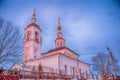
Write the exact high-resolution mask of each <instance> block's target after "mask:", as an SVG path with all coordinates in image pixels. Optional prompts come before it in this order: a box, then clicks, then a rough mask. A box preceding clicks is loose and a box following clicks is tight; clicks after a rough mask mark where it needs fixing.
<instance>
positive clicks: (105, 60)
mask: <svg viewBox="0 0 120 80" xmlns="http://www.w3.org/2000/svg"><path fill="white" fill-rule="evenodd" d="M113 60H114V62H115V67H116V70H118V68H119V67H118V66H119V65H118V63H117V60H116V59H115V58H114V57H113ZM92 62H93V70H94V71H95V72H97V73H98V74H99V75H101V76H104V74H106V75H112V74H114V71H113V69H112V64H111V61H110V58H109V55H108V54H104V53H98V54H97V56H94V57H93V58H92Z"/></svg>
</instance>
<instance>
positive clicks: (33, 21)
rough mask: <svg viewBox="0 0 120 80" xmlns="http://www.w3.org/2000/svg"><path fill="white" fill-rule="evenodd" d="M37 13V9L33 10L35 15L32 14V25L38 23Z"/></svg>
mask: <svg viewBox="0 0 120 80" xmlns="http://www.w3.org/2000/svg"><path fill="white" fill-rule="evenodd" d="M35 17H36V13H35V9H34V10H33V14H32V23H35V22H36V18H35Z"/></svg>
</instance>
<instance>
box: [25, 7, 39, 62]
mask: <svg viewBox="0 0 120 80" xmlns="http://www.w3.org/2000/svg"><path fill="white" fill-rule="evenodd" d="M40 55H41V29H40V27H39V26H38V25H37V24H36V13H35V9H34V11H33V15H32V19H31V23H30V24H29V25H28V26H27V27H26V28H25V38H24V62H26V61H29V60H34V59H37V58H40Z"/></svg>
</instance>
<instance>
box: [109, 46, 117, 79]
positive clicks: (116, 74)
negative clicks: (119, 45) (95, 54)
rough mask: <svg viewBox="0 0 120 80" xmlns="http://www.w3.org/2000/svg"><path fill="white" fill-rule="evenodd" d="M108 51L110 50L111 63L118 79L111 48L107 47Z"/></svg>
mask: <svg viewBox="0 0 120 80" xmlns="http://www.w3.org/2000/svg"><path fill="white" fill-rule="evenodd" d="M107 50H108V53H109V56H110V61H111V63H112V67H113V71H114V75H115V78H116V76H117V73H116V68H115V64H114V61H113V56H112V52H111V51H110V49H109V47H107Z"/></svg>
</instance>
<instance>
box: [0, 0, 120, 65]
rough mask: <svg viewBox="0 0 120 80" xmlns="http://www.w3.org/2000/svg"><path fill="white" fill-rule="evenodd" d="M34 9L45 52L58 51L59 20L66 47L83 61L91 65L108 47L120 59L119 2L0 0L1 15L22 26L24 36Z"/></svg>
mask: <svg viewBox="0 0 120 80" xmlns="http://www.w3.org/2000/svg"><path fill="white" fill-rule="evenodd" d="M34 8H35V9H36V19H37V24H38V25H39V26H40V28H41V29H42V35H41V36H42V52H47V51H48V50H50V49H53V48H55V44H54V43H55V39H56V37H57V26H58V17H60V18H61V26H62V32H63V36H64V38H65V40H66V46H67V47H68V48H70V49H72V50H73V51H75V52H76V53H78V54H80V57H79V59H80V60H82V61H85V62H87V63H90V64H92V62H91V58H92V57H93V56H95V55H96V54H97V53H100V52H103V53H107V49H106V47H107V46H108V47H109V48H110V49H111V51H112V53H113V54H114V56H115V57H116V58H117V59H118V60H120V59H119V57H120V0H0V16H2V17H3V18H4V19H6V20H9V21H11V22H13V23H14V24H15V25H17V26H19V29H20V31H21V33H22V34H23V35H24V28H25V27H26V26H27V25H28V24H30V23H31V17H32V13H33V9H34Z"/></svg>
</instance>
